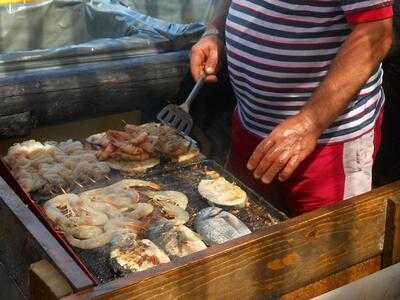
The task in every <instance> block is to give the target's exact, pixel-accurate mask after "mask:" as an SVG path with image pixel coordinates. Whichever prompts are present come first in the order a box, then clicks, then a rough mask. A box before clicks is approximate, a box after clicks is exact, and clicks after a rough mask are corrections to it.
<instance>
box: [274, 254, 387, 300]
mask: <svg viewBox="0 0 400 300" xmlns="http://www.w3.org/2000/svg"><path fill="white" fill-rule="evenodd" d="M381 263H382V259H381V256H380V255H378V256H375V257H373V258H371V259H369V260H367V261H364V262H362V263H359V264H357V265H354V266H352V267H350V268H347V269H344V270H342V271H340V272H337V273H335V274H333V275H330V276H328V277H326V278H323V279H321V280H319V281H317V282H314V283H312V284H309V285H307V286H305V287H302V288H300V289H298V290H295V291H293V292H290V293H288V294H286V295H283V296H282V297H281V298H280V300H306V299H311V298H314V297H317V296H319V295H322V294H324V293H326V292H329V291H331V290H334V289H337V288H339V287H341V286H344V285H346V284H348V283H350V282H353V281H356V280H358V279H361V278H363V277H365V276H368V275H370V274H373V273H375V272H378V271H379V270H380V269H381Z"/></svg>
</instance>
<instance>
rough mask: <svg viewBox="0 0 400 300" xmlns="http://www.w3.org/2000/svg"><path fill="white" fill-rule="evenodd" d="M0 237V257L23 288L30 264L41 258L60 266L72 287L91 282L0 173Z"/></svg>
mask: <svg viewBox="0 0 400 300" xmlns="http://www.w3.org/2000/svg"><path fill="white" fill-rule="evenodd" d="M0 239H1V241H2V243H0V259H1V260H2V261H3V263H4V264H5V265H6V267H7V268H8V269H9V270H10V273H11V274H15V276H17V278H16V279H17V280H16V281H17V282H18V283H19V284H20V285H22V286H23V287H24V288H25V289H26V286H27V279H28V269H29V267H30V265H31V264H32V263H34V262H36V261H38V260H41V259H43V258H45V259H48V260H49V261H50V262H52V263H53V264H54V266H56V267H57V268H59V270H61V273H62V274H63V275H64V276H65V278H66V279H67V281H68V283H69V284H71V286H72V287H73V289H74V290H75V291H78V290H82V289H85V288H88V287H91V286H93V282H92V281H91V280H90V278H89V277H88V276H87V275H86V274H85V273H84V272H83V271H82V269H81V268H80V267H79V266H78V265H77V263H76V262H75V261H74V260H73V259H72V258H71V257H70V256H69V255H68V253H67V252H66V251H65V250H64V248H63V247H62V246H61V245H60V244H59V243H58V242H57V240H56V239H55V238H54V237H53V236H52V235H51V234H50V232H49V231H48V230H47V229H46V228H45V226H44V225H43V224H42V223H41V222H40V221H39V220H38V219H37V217H36V216H35V215H34V214H33V213H32V212H31V211H30V210H29V209H28V208H27V207H26V206H25V204H24V203H23V202H22V201H21V200H20V199H19V198H18V196H17V195H16V194H15V193H14V192H13V191H12V190H11V188H10V187H9V186H8V185H7V183H6V182H5V181H4V180H3V178H1V177H0ZM17 250H18V252H15V251H17Z"/></svg>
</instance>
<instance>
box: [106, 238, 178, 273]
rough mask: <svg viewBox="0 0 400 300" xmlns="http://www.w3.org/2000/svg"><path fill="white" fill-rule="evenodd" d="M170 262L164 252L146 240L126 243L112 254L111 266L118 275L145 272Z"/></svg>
mask: <svg viewBox="0 0 400 300" xmlns="http://www.w3.org/2000/svg"><path fill="white" fill-rule="evenodd" d="M169 261H170V259H169V257H168V256H167V255H166V254H165V253H164V251H162V250H161V249H160V248H158V247H157V246H156V245H154V243H153V242H152V241H149V240H146V239H145V240H131V241H125V242H124V243H122V244H119V245H116V246H114V247H113V248H112V250H111V252H110V263H111V266H112V268H113V270H114V271H115V272H116V273H118V274H121V273H122V274H125V273H131V272H139V271H144V270H146V269H149V268H152V267H155V266H157V265H159V264H162V263H167V262H169Z"/></svg>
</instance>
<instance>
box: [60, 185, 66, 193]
mask: <svg viewBox="0 0 400 300" xmlns="http://www.w3.org/2000/svg"><path fill="white" fill-rule="evenodd" d="M60 189H61V191H62V192H63V193H64V194H67V192H66V191H65V190H64V189H63V187H62V186H60Z"/></svg>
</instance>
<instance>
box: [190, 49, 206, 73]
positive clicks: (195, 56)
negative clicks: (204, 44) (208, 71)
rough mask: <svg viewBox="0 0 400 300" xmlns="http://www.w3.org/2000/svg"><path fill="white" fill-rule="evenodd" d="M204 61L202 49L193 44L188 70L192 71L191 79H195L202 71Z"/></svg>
mask: <svg viewBox="0 0 400 300" xmlns="http://www.w3.org/2000/svg"><path fill="white" fill-rule="evenodd" d="M205 62H206V55H205V53H204V52H203V50H201V49H200V47H198V46H193V48H192V52H191V56H190V71H191V72H192V76H193V79H194V80H195V81H197V80H198V79H199V78H200V76H201V75H203V73H204V64H205Z"/></svg>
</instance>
